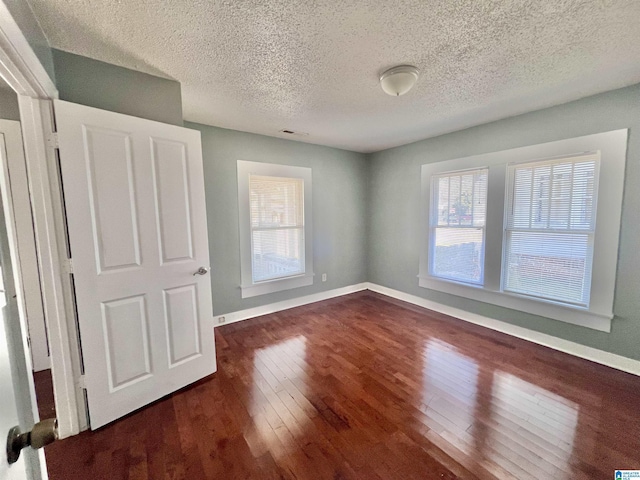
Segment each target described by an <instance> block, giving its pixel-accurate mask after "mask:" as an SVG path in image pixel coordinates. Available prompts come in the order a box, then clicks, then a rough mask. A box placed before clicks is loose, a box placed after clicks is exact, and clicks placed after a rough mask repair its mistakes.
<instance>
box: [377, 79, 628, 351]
mask: <svg viewBox="0 0 640 480" xmlns="http://www.w3.org/2000/svg"><path fill="white" fill-rule="evenodd" d="M620 128H629V144H628V155H627V167H626V178H625V191H624V200H623V213H622V230H621V241H620V250H619V260H618V274H617V279H616V296H615V303H614V313H615V318H614V320H613V324H612V331H611V333H610V334H607V333H602V332H597V331H594V330H590V329H587V328H583V327H578V326H574V325H570V324H566V323H562V322H559V321H555V320H550V319H546V318H542V317H537V316H534V315H529V314H525V313H522V312H517V311H513V310H509V309H505V308H501V307H496V306H492V305H488V304H484V303H480V302H476V301H473V300H468V299H464V298H460V297H455V296H452V295H448V294H445V293H440V292H435V291H432V290H427V289H424V288H420V287H418V279H417V277H416V275H417V274H418V261H419V251H420V242H421V239H420V224H421V222H420V216H421V215H422V213H423V212H422V209H421V205H420V166H421V165H423V164H425V163H432V162H438V161H442V160H449V159H454V158H460V157H466V156H470V155H476V154H481V153H487V152H494V151H499V150H505V149H509V148H515V147H521V146H525V145H532V144H537V143H543V142H550V141H553V140H560V139H564V138H572V137H578V136H581V135H588V134H591V133H598V132H606V131H610V130H616V129H620ZM368 162H369V169H370V171H369V184H368V188H369V194H368V195H369V198H370V202H371V203H370V206H369V217H368V219H369V226H368V229H369V230H368V237H369V243H368V255H367V263H368V265H369V269H368V280H369V281H370V282H373V283H377V284H379V285H384V286H386V287H390V288H394V289H397V290H400V291H403V292H406V293H409V294H412V295H417V296H420V297H423V298H426V299H429V300H433V301H436V302H440V303H443V304H445V305H451V306H455V307H458V308H462V309H464V310H468V311H470V312H474V313H477V314H480V315H485V316H488V317H491V318H495V319H498V320H502V321H505V322H508V323H512V324H515V325H519V326H522V327H525V328H529V329H532V330H536V331H539V332H544V333H547V334H550V335H554V336H557V337H560V338H564V339H567V340H571V341H574V342H577V343H581V344H583V345H588V346H591V347H594V348H598V349H601V350H605V351H608V352H614V353H617V354H619V355H623V356H625V357H629V358H634V359H640V254H639V249H640V221H639V220H638V218H639V216H640V213H639V212H640V188H638V185H640V85H635V86H632V87H628V88H623V89H620V90H615V91H612V92H607V93H603V94H600V95H595V96H592V97H588V98H585V99H582V100H578V101H575V102H571V103H567V104H564V105H560V106H557V107H552V108H547V109H545V110H540V111H536V112H531V113H527V114H524V115H520V116H517V117H512V118H508V119H505V120H501V121H497V122H493V123H489V124H486V125H481V126H478V127H474V128H470V129H467V130H462V131H459V132H455V133H451V134H448V135H442V136H439V137H436V138H432V139H428V140H423V141H420V142H416V143H413V144H410V145H405V146H402V147H397V148H393V149H389V150H385V151H382V152H377V153H374V154H370V155H368Z"/></svg>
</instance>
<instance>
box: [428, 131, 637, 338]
mask: <svg viewBox="0 0 640 480" xmlns="http://www.w3.org/2000/svg"><path fill="white" fill-rule="evenodd" d="M627 137H628V129H621V130H615V131H611V132H605V133H597V134H593V135H586V136H583V137H577V138H571V139H566V140H558V141H555V142H549V143H543V144H539V145H530V146H526V147H519V148H514V149H509V150H502V151H499V152H492V153H486V154H481V155H474V156H470V157H464V158H458V159H453V160H446V161H442V162H436V163H430V164H426V165H422V168H421V178H422V208H423V210H422V238H423V242H422V245H421V246H420V265H419V272H420V273H419V275H418V279H419V281H418V284H419V285H420V286H421V287H423V288H428V289H431V290H436V291H440V292H445V293H449V294H452V295H456V296H460V297H464V298H468V299H472V300H478V301H481V302H484V303H490V304H493V305H498V306H502V307H506V308H511V309H514V310H519V311H522V312H526V313H531V314H534V315H539V316H542V317H547V318H551V319H555V320H560V321H563V322H567V323H571V324H575V325H580V326H584V327H587V328H592V329H595V330H599V331H604V332H610V331H611V319H612V318H613V316H614V315H613V300H614V294H615V282H616V271H617V261H618V246H619V241H620V225H621V214H622V195H623V187H624V170H625V162H626V151H627ZM594 152H597V153H599V154H600V159H601V160H600V172H599V179H598V186H599V191H598V203H597V206H596V231H595V235H594V252H593V270H592V275H591V300H590V305H589V307H588V308H585V307H580V306H575V305H569V304H565V303H562V302H555V301H549V300H543V299H537V298H533V297H529V296H525V295H519V294H517V293H512V292H505V291H503V289H502V265H503V261H504V258H503V254H504V252H503V250H504V248H503V239H504V226H505V223H506V209H505V206H506V205H505V204H506V201H507V198H508V192H507V189H508V166H509V165H512V164H517V163H526V162H533V161H536V160H545V159H551V158H554V157H560V156H568V155H580V154H584V153H594ZM482 167H486V168H489V178H488V183H489V187H488V194H487V218H486V227H485V242H486V243H485V264H484V285H472V284H463V283H459V282H454V281H449V280H443V279H440V278H437V277H433V276H431V275H429V261H430V260H429V255H430V253H429V248H430V246H429V212H430V211H431V205H430V203H431V176H432V175H437V174H439V173H445V172H447V171H456V170H465V169H476V168H482Z"/></svg>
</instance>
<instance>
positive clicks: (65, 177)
mask: <svg viewBox="0 0 640 480" xmlns="http://www.w3.org/2000/svg"><path fill="white" fill-rule="evenodd" d="M54 110H55V116H56V124H57V130H58V142H59V149H60V163H61V169H62V182H63V190H64V197H65V207H66V212H67V224H68V229H69V241H70V246H71V255H72V258H73V273H74V283H75V289H76V302H77V311H78V323H79V326H80V338H81V342H82V352H83V360H84V366H85V386H86V388H87V397H88V404H89V415H90V422H91V427H92V428H93V429H95V428H98V427H100V426H102V425H104V424H106V423H108V422H111V421H113V420H115V419H117V418H119V417H121V416H123V415H125V414H127V413H129V412H131V411H133V410H135V409H137V408H140V407H142V406H144V405H146V404H148V403H151V402H153V401H154V400H157V399H158V398H161V397H163V396H165V395H167V394H169V393H171V392H174V391H175V390H178V389H180V388H182V387H184V386H186V385H188V384H190V383H193V382H195V381H197V380H199V379H201V378H203V377H205V376H207V375H209V374H211V373H213V372H215V370H216V360H215V347H214V340H213V339H214V337H213V312H212V303H211V280H210V276H209V275H208V274H205V275H194V273H195V272H196V271H197V270H198V269H199V268H200V267H205V268H207V269H208V268H209V247H208V240H207V221H206V211H205V196H204V183H203V167H202V150H201V144H200V133H199V132H197V131H194V130H189V129H186V128H182V127H177V126H174V125H166V124H162V123H158V122H154V121H150V120H144V119H140V118H136V117H131V116H127V115H122V114H117V113H113V112H106V111H103V110H98V109H95V108H90V107H85V106H82V105H76V104H72V103H68V102H63V101H57V100H56V101H54Z"/></svg>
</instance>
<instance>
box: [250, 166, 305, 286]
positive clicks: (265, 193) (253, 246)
mask: <svg viewBox="0 0 640 480" xmlns="http://www.w3.org/2000/svg"><path fill="white" fill-rule="evenodd" d="M238 206H239V214H240V250H241V252H240V253H241V254H240V259H241V281H242V284H241V289H242V297H243V298H246V297H253V296H256V295H263V294H267V293H273V292H277V291H280V290H287V289H290V288H297V287H301V286H306V285H311V284H312V283H313V268H312V262H313V259H312V255H311V253H312V244H311V169H309V168H303V167H291V166H286V165H274V164H268V163H259V162H246V161H242V160H239V161H238Z"/></svg>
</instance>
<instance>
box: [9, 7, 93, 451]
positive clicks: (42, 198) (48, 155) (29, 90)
mask: <svg viewBox="0 0 640 480" xmlns="http://www.w3.org/2000/svg"><path fill="white" fill-rule="evenodd" d="M0 76H1V77H2V78H4V79H5V81H6V82H7V83H8V84H9V86H10V87H11V88H12V89H13V90H14V91H15V92H16V93H17V94H18V102H19V107H20V122H21V126H22V136H23V143H24V150H25V157H26V165H25V166H26V172H27V177H28V185H29V189H28V192H24V191H22V192H17V193H18V194H23V195H26V194H27V193H28V198H29V201H30V203H31V215H32V227H33V236H34V240H35V246H36V258H37V265H33V264H31V265H24V264H21V265H20V270H21V272H22V273H23V276H24V274H25V273H28V274H29V275H34V274H37V275H39V278H40V284H39V287H40V295H41V298H42V305H43V308H44V316H45V322H46V326H47V330H48V333H49V351H50V358H51V372H52V377H53V385H54V398H55V405H56V416H57V418H58V431H59V436H60V438H65V437H68V436H71V435H75V434H77V433H79V432H80V431H81V430H85V429H86V428H88V421H87V411H86V406H85V401H84V390H83V389H82V385H81V383H82V363H81V352H80V346H79V341H78V340H77V339H78V338H79V337H78V331H77V325H76V319H75V306H74V298H73V288H72V280H71V275H70V273H71V268H70V265H71V263H70V262H69V260H68V247H67V245H68V242H67V238H66V223H65V217H64V208H63V199H62V193H61V192H62V190H61V185H60V176H59V168H58V157H57V153H56V136H55V134H54V133H53V132H54V131H55V130H54V127H55V122H54V117H53V104H52V101H51V100H52V99H54V98H58V91H57V89H56V87H55V85H54V83H53V81H52V80H51V78H50V77H49V75H48V74H47V72H46V70H45V69H44V67H43V66H42V64H41V63H40V61H39V60H38V58H37V56H36V55H35V53H34V52H33V49H32V48H31V46H30V45H29V42H28V41H27V39H26V37H25V36H24V34H23V33H22V31H21V30H20V27H19V26H18V24H17V23H16V21H15V20H14V19H13V17H12V15H11V14H10V12H9V10H8V8H7V7H6V5H5V3H4V1H2V0H0ZM36 268H37V271H34V269H36ZM27 271H28V272H27ZM31 278H33V277H31Z"/></svg>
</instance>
